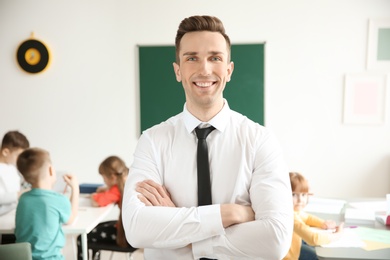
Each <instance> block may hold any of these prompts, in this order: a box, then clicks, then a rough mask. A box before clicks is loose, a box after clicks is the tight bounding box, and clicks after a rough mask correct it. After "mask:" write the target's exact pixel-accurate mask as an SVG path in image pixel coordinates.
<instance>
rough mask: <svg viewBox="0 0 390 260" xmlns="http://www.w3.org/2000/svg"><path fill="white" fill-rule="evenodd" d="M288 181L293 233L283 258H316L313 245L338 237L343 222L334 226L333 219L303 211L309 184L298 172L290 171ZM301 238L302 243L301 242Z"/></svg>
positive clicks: (294, 259)
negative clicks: (326, 231)
mask: <svg viewBox="0 0 390 260" xmlns="http://www.w3.org/2000/svg"><path fill="white" fill-rule="evenodd" d="M290 182H291V189H292V195H293V204H294V233H293V237H292V243H291V247H290V250H289V251H288V253H287V255H286V256H285V257H284V258H283V260H298V259H299V260H312V259H317V255H316V253H315V250H314V248H313V246H319V245H325V244H328V243H330V242H332V241H334V240H337V239H338V238H339V237H340V234H341V232H342V231H343V223H341V224H340V225H339V226H336V223H335V222H334V221H333V220H322V219H320V218H318V217H316V216H314V215H311V214H308V213H306V212H304V211H303V209H304V207H305V206H306V205H307V203H308V196H309V195H310V193H309V184H308V181H307V180H306V179H305V177H303V176H302V175H301V174H300V173H297V172H290ZM311 227H317V228H321V229H335V231H334V232H333V233H319V232H316V231H314V230H312V229H311ZM302 240H303V243H302Z"/></svg>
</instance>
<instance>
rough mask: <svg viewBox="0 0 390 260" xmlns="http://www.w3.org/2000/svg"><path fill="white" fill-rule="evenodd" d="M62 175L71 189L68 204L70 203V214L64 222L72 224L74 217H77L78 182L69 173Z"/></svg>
mask: <svg viewBox="0 0 390 260" xmlns="http://www.w3.org/2000/svg"><path fill="white" fill-rule="evenodd" d="M63 177H64V180H65V182H66V183H67V184H68V185H69V186H70V188H71V189H72V192H71V194H70V204H71V211H72V212H71V214H70V217H69V220H68V222H66V224H72V222H73V221H74V219H75V218H76V217H77V214H78V209H79V194H80V188H79V182H78V181H77V178H76V177H75V176H74V175H71V174H64V176H63Z"/></svg>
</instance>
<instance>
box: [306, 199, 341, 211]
mask: <svg viewBox="0 0 390 260" xmlns="http://www.w3.org/2000/svg"><path fill="white" fill-rule="evenodd" d="M345 203H346V201H345V200H336V199H323V198H316V197H310V200H309V203H308V204H307V205H306V207H305V209H304V210H305V211H306V212H313V213H326V214H340V212H341V210H342V209H343V207H344V205H345Z"/></svg>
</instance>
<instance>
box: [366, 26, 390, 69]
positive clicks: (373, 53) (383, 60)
mask: <svg viewBox="0 0 390 260" xmlns="http://www.w3.org/2000/svg"><path fill="white" fill-rule="evenodd" d="M389 46H390V19H370V20H369V26H368V44H367V70H369V71H382V72H389V71H390V48H389Z"/></svg>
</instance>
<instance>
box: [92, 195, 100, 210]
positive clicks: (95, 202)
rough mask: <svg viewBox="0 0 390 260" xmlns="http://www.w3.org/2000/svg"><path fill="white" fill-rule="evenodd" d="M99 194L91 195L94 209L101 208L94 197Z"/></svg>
mask: <svg viewBox="0 0 390 260" xmlns="http://www.w3.org/2000/svg"><path fill="white" fill-rule="evenodd" d="M96 193H97V192H94V193H92V194H91V204H92V206H93V207H100V205H99V203H97V201H96V200H95V199H94V195H95V194H96Z"/></svg>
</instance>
